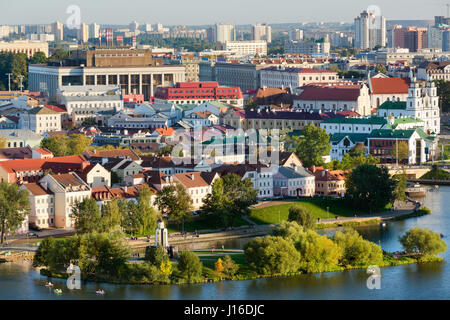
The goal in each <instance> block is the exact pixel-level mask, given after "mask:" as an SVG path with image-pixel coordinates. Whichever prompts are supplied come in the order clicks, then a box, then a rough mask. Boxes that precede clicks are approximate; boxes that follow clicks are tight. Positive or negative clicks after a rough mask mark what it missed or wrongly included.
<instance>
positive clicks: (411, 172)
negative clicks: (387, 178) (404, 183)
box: [387, 164, 450, 180]
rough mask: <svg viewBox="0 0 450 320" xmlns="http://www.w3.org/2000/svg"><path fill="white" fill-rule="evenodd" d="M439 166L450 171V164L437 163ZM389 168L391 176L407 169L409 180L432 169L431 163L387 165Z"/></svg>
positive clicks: (417, 177) (415, 178)
mask: <svg viewBox="0 0 450 320" xmlns="http://www.w3.org/2000/svg"><path fill="white" fill-rule="evenodd" d="M437 166H438V167H439V168H440V169H442V170H445V171H448V172H450V165H442V164H437ZM387 167H388V169H389V174H390V175H391V176H393V175H396V174H402V173H403V170H405V173H406V175H407V176H408V179H409V180H417V179H419V178H420V177H421V176H423V175H424V174H425V173H427V172H428V171H430V170H431V167H432V166H431V165H422V166H399V167H396V166H395V165H394V166H387Z"/></svg>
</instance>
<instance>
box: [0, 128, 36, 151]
mask: <svg viewBox="0 0 450 320" xmlns="http://www.w3.org/2000/svg"><path fill="white" fill-rule="evenodd" d="M0 138H4V139H5V140H6V143H7V147H8V148H18V147H26V146H30V147H32V148H36V147H39V146H40V144H41V140H42V136H40V135H39V134H37V133H35V132H33V131H31V130H29V129H3V130H0Z"/></svg>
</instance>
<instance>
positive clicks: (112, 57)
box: [28, 47, 185, 101]
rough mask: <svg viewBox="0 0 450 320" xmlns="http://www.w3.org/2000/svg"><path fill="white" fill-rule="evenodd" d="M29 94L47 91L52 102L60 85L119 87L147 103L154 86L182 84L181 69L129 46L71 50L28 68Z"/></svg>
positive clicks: (149, 52) (183, 78)
mask: <svg viewBox="0 0 450 320" xmlns="http://www.w3.org/2000/svg"><path fill="white" fill-rule="evenodd" d="M28 69H29V77H28V81H29V88H30V90H31V91H41V92H47V93H48V95H49V97H50V99H54V98H55V95H56V93H57V90H58V88H59V87H61V86H68V85H72V86H85V85H119V86H120V88H121V90H122V94H142V95H144V100H145V101H149V100H150V98H151V97H153V95H154V91H155V88H156V87H157V86H160V85H161V86H167V85H173V84H174V83H176V82H184V81H185V67H184V66H180V65H164V64H163V63H162V61H161V60H159V59H153V58H152V56H151V50H139V49H133V48H129V47H117V48H104V47H99V48H90V49H87V50H86V49H85V50H77V51H74V52H73V54H72V57H71V58H68V59H64V60H61V61H57V62H52V63H48V64H46V65H30V66H29V68H28Z"/></svg>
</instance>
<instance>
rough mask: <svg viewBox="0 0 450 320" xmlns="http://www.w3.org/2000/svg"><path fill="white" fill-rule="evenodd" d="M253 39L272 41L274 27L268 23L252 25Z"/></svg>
mask: <svg viewBox="0 0 450 320" xmlns="http://www.w3.org/2000/svg"><path fill="white" fill-rule="evenodd" d="M252 40H266V42H267V43H271V42H272V27H271V26H269V25H268V24H267V23H264V24H254V25H253V26H252Z"/></svg>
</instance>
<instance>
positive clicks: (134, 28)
mask: <svg viewBox="0 0 450 320" xmlns="http://www.w3.org/2000/svg"><path fill="white" fill-rule="evenodd" d="M129 28H130V31H131V32H136V31H137V30H138V29H139V23H137V22H136V21H133V22H131V23H130V27H129Z"/></svg>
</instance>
